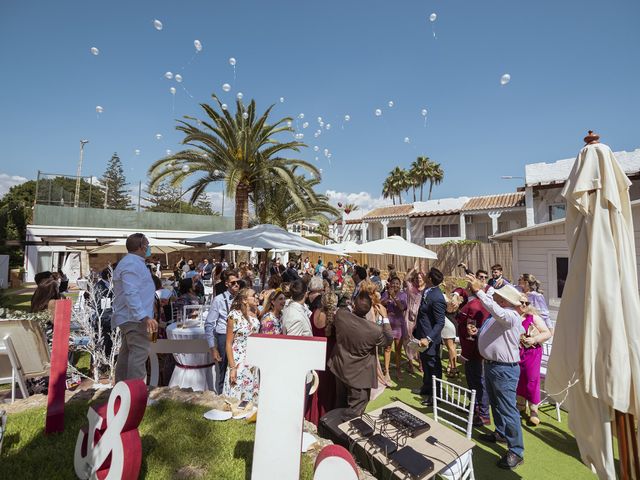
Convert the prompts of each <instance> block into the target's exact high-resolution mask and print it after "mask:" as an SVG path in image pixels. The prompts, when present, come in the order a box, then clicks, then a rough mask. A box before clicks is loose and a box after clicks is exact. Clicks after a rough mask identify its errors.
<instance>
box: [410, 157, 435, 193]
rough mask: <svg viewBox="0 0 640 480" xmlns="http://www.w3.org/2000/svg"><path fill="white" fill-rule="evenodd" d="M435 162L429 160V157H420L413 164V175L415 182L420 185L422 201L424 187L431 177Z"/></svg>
mask: <svg viewBox="0 0 640 480" xmlns="http://www.w3.org/2000/svg"><path fill="white" fill-rule="evenodd" d="M432 163H433V162H431V160H429V157H422V156H421V157H418V158H416V160H415V161H414V162H413V163H412V164H411V175H412V176H413V180H414V182H415V183H416V186H417V185H420V201H421V202H422V200H423V198H424V197H423V187H424V184H425V183H427V181H428V180H429V175H430V174H431V171H432V167H431V165H432Z"/></svg>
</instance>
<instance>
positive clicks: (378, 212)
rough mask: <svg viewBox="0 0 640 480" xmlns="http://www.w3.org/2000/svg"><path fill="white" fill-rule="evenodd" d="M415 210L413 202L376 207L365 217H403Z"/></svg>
mask: <svg viewBox="0 0 640 480" xmlns="http://www.w3.org/2000/svg"><path fill="white" fill-rule="evenodd" d="M412 211H413V204H412V203H409V204H406V205H391V206H389V207H380V208H374V209H373V210H371V211H370V212H369V213H367V214H366V215H365V216H364V217H363V218H364V219H371V218H385V217H403V216H406V215H409V214H410V213H411V212H412Z"/></svg>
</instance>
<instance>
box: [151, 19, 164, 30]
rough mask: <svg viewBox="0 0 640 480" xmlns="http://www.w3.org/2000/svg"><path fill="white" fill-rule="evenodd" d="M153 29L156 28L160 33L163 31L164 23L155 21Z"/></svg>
mask: <svg viewBox="0 0 640 480" xmlns="http://www.w3.org/2000/svg"><path fill="white" fill-rule="evenodd" d="M153 28H155V29H156V30H158V31H160V30H162V22H161V21H160V20H158V19H157V18H156V19H155V20H154V21H153Z"/></svg>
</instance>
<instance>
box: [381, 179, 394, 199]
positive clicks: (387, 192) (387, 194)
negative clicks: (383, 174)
mask: <svg viewBox="0 0 640 480" xmlns="http://www.w3.org/2000/svg"><path fill="white" fill-rule="evenodd" d="M382 198H390V199H391V200H392V201H393V204H394V205H395V204H396V192H395V190H394V189H393V184H392V181H391V175H389V176H388V177H387V178H386V179H385V181H384V183H383V184H382Z"/></svg>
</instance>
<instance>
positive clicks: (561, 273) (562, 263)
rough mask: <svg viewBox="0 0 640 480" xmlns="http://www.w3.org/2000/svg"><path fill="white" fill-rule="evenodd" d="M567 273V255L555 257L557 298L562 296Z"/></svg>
mask: <svg viewBox="0 0 640 480" xmlns="http://www.w3.org/2000/svg"><path fill="white" fill-rule="evenodd" d="M567 273H569V259H568V258H567V257H556V292H557V293H558V298H562V292H563V291H564V283H565V282H566V281H567Z"/></svg>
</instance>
